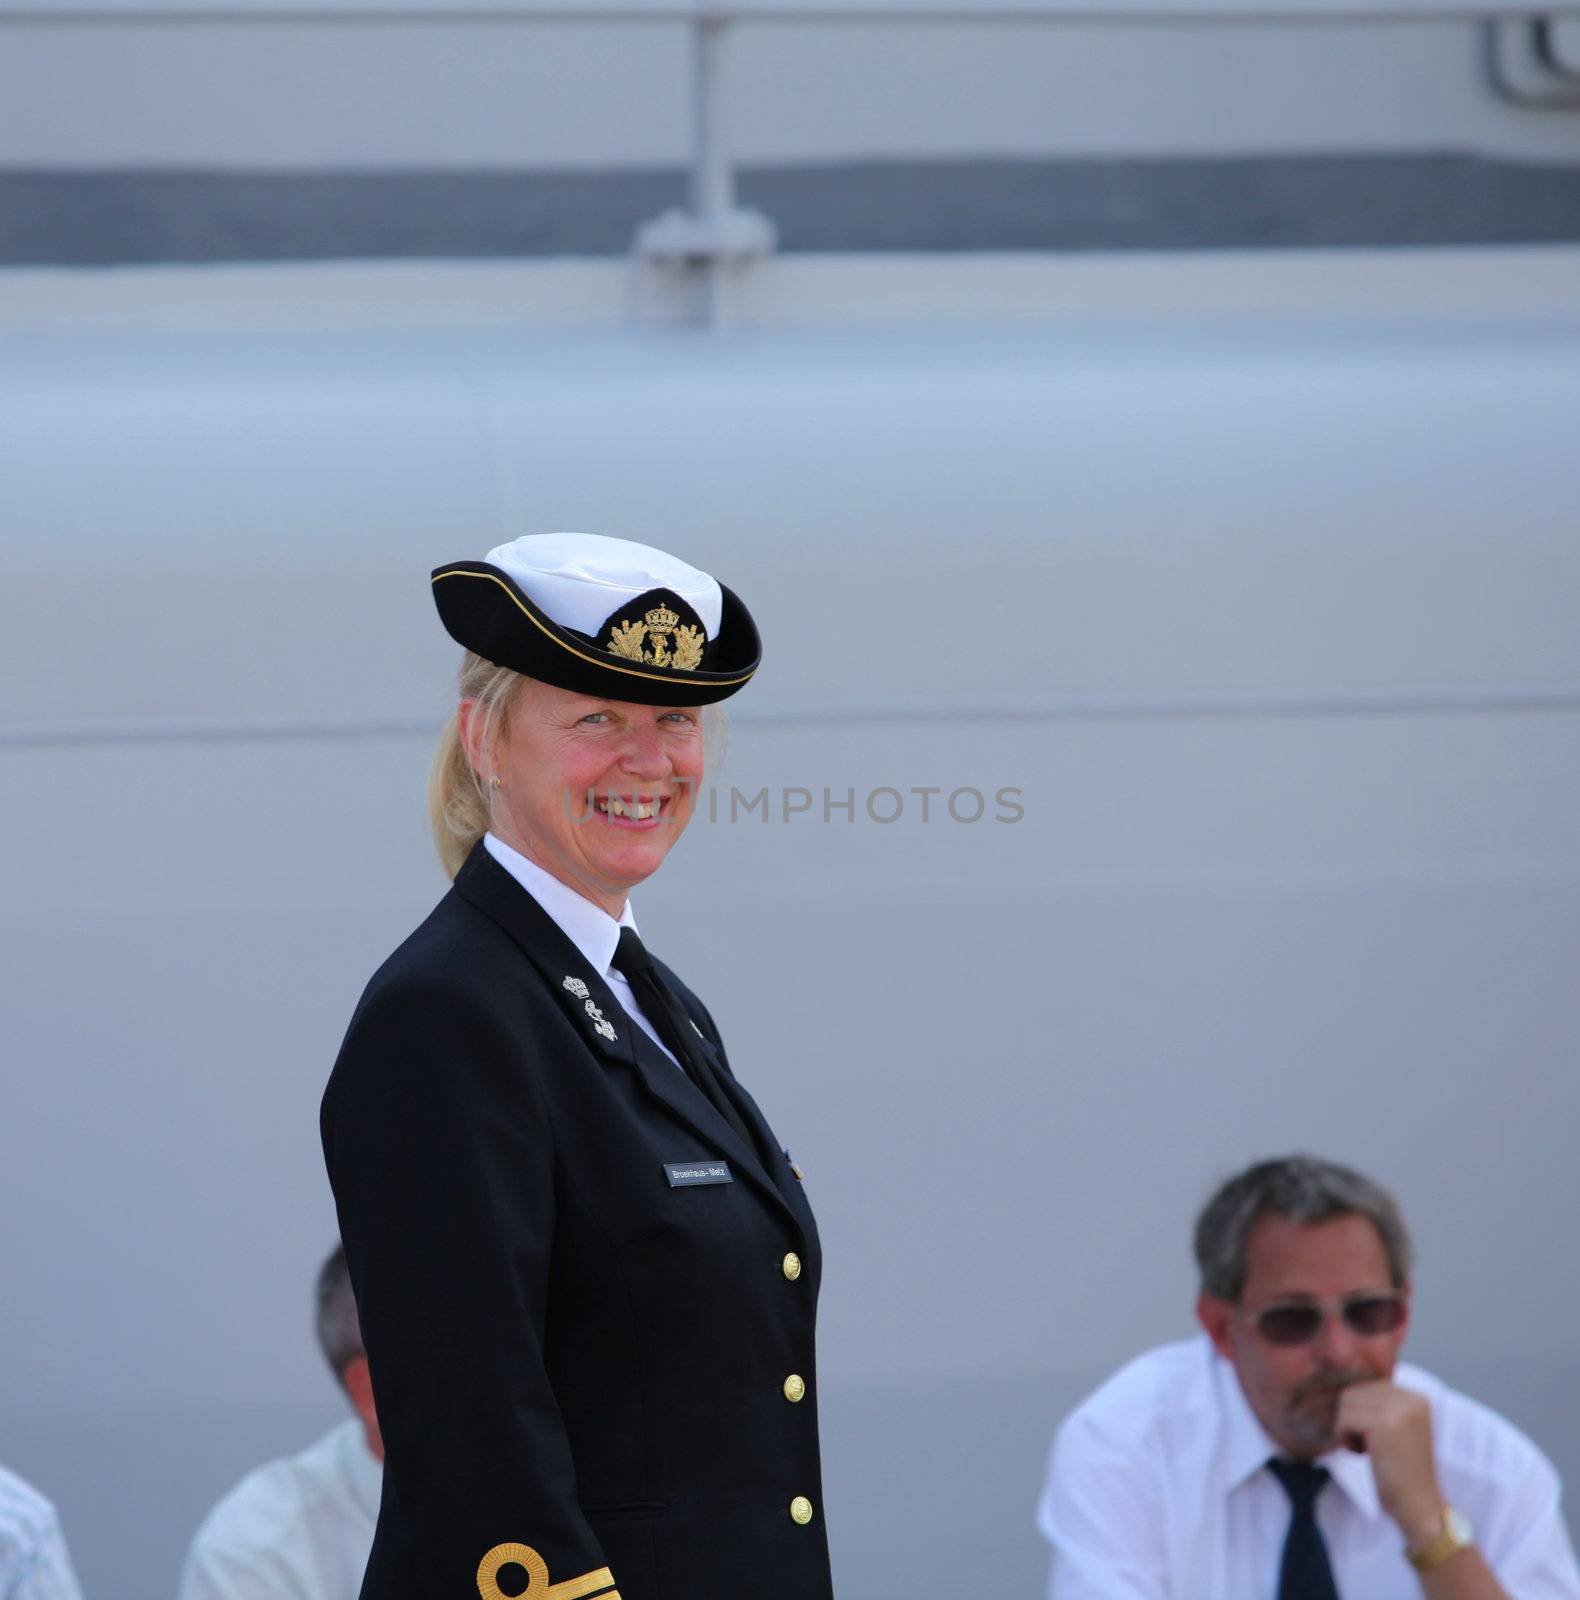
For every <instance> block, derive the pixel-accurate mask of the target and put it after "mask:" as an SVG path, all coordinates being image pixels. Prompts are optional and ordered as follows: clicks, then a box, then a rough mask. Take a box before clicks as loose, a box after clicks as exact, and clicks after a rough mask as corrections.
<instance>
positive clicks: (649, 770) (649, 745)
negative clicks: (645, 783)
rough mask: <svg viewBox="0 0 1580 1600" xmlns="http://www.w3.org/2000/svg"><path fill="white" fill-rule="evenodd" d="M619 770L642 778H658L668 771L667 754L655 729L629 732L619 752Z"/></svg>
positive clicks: (634, 729)
mask: <svg viewBox="0 0 1580 1600" xmlns="http://www.w3.org/2000/svg"><path fill="white" fill-rule="evenodd" d="M620 770H621V771H622V772H629V773H630V774H631V775H632V776H633V777H644V778H659V777H662V776H663V775H664V774H665V773H666V772H668V771H669V753H668V752H667V751H666V750H665V749H664V741H663V739H662V738H661V737H660V736H659V732H658V729H657V728H652V727H637V728H632V729H631V730H630V732H629V733H628V734H627V736H626V738H625V740H624V743H623V745H622V748H621V751H620Z"/></svg>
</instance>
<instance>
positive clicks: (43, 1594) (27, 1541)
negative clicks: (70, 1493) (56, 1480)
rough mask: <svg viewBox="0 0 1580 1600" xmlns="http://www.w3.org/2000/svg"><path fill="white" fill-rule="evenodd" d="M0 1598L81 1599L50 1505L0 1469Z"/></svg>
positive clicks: (39, 1495)
mask: <svg viewBox="0 0 1580 1600" xmlns="http://www.w3.org/2000/svg"><path fill="white" fill-rule="evenodd" d="M0 1600H82V1590H81V1589H80V1588H79V1587H78V1585H77V1574H76V1573H75V1572H74V1571H73V1570H72V1566H71V1557H70V1556H68V1555H67V1554H66V1541H65V1540H64V1539H63V1538H62V1537H61V1532H60V1523H59V1521H58V1520H57V1519H56V1517H55V1508H54V1506H52V1505H51V1504H50V1503H49V1501H47V1500H46V1499H45V1498H44V1497H43V1495H41V1494H40V1493H39V1492H38V1491H37V1490H36V1489H33V1488H31V1487H30V1486H29V1485H28V1484H25V1483H24V1482H23V1481H22V1480H21V1479H20V1478H19V1477H17V1476H16V1474H15V1473H12V1472H7V1471H6V1469H5V1468H4V1467H0Z"/></svg>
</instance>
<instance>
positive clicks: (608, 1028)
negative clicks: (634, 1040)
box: [567, 978, 615, 1041]
mask: <svg viewBox="0 0 1580 1600" xmlns="http://www.w3.org/2000/svg"><path fill="white" fill-rule="evenodd" d="M576 981H577V982H578V983H580V982H581V980H580V979H579V978H578V979H577V980H576ZM567 987H569V985H568V984H567ZM582 1004H583V1005H584V1006H586V1007H587V1015H588V1016H589V1017H591V1018H592V1025H593V1031H594V1032H595V1033H598V1034H601V1035H602V1036H603V1037H604V1038H605V1039H608V1040H610V1041H613V1039H614V1037H615V1031H614V1028H613V1026H612V1025H611V1024H610V1022H609V1019H608V1018H607V1017H606V1016H604V1014H603V1012H602V1010H601V1009H600V1008H599V1005H598V1002H597V1001H596V1000H584V1001H582Z"/></svg>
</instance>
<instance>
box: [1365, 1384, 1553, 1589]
mask: <svg viewBox="0 0 1580 1600" xmlns="http://www.w3.org/2000/svg"><path fill="white" fill-rule="evenodd" d="M1394 1377H1395V1379H1396V1381H1397V1382H1398V1383H1399V1385H1400V1387H1401V1388H1405V1389H1414V1390H1415V1391H1416V1393H1417V1394H1422V1395H1425V1396H1426V1398H1427V1399H1428V1400H1429V1401H1430V1402H1431V1406H1432V1437H1433V1453H1434V1455H1435V1456H1436V1459H1437V1471H1438V1477H1439V1479H1440V1481H1441V1482H1442V1485H1443V1492H1444V1494H1445V1496H1446V1497H1447V1498H1448V1500H1449V1501H1450V1503H1451V1504H1453V1505H1455V1506H1457V1507H1459V1509H1460V1510H1462V1511H1463V1512H1464V1513H1465V1515H1466V1516H1467V1517H1468V1518H1469V1520H1470V1522H1471V1525H1472V1526H1473V1527H1474V1528H1475V1530H1476V1543H1477V1544H1478V1545H1479V1546H1480V1547H1481V1549H1482V1551H1483V1552H1484V1553H1485V1554H1486V1556H1487V1559H1488V1561H1489V1562H1490V1563H1491V1565H1492V1566H1493V1568H1494V1569H1495V1570H1498V1571H1518V1572H1522V1573H1526V1574H1528V1576H1527V1578H1526V1582H1528V1583H1530V1584H1533V1585H1540V1587H1536V1588H1533V1589H1532V1590H1531V1591H1530V1592H1532V1593H1540V1594H1544V1595H1545V1594H1549V1593H1551V1594H1564V1595H1567V1594H1571V1593H1573V1592H1574V1591H1573V1588H1572V1584H1573V1581H1574V1579H1573V1568H1572V1566H1570V1565H1568V1564H1567V1563H1566V1561H1565V1560H1564V1556H1565V1554H1566V1551H1565V1550H1564V1548H1562V1547H1561V1546H1558V1545H1555V1543H1554V1541H1553V1540H1552V1538H1551V1530H1552V1529H1553V1528H1554V1527H1555V1526H1559V1525H1561V1522H1562V1513H1561V1510H1560V1502H1561V1498H1562V1494H1563V1484H1562V1480H1561V1479H1560V1478H1559V1476H1558V1469H1557V1468H1556V1467H1554V1466H1553V1464H1552V1462H1551V1461H1549V1460H1548V1459H1547V1457H1546V1455H1545V1454H1543V1452H1542V1450H1541V1448H1540V1447H1539V1446H1538V1445H1537V1444H1536V1443H1535V1441H1534V1440H1532V1439H1531V1438H1530V1437H1529V1436H1528V1435H1526V1434H1525V1433H1522V1432H1521V1431H1520V1429H1519V1428H1517V1427H1515V1425H1514V1424H1513V1423H1512V1422H1510V1421H1509V1420H1508V1418H1507V1417H1504V1416H1501V1415H1500V1414H1499V1413H1498V1412H1496V1411H1494V1410H1493V1409H1492V1407H1491V1406H1488V1405H1483V1404H1482V1402H1481V1401H1479V1400H1475V1399H1473V1398H1472V1397H1471V1396H1469V1395H1467V1394H1461V1393H1460V1392H1459V1391H1458V1390H1457V1389H1453V1388H1450V1387H1449V1385H1448V1384H1446V1383H1444V1382H1443V1380H1442V1379H1441V1378H1437V1377H1434V1376H1433V1375H1432V1374H1431V1373H1430V1372H1425V1371H1423V1370H1422V1369H1421V1368H1420V1367H1416V1366H1411V1365H1409V1364H1408V1363H1405V1362H1401V1363H1400V1364H1399V1367H1398V1369H1397V1370H1396V1372H1395V1374H1394ZM1549 1569H1550V1570H1549ZM1522 1600H1523V1597H1522Z"/></svg>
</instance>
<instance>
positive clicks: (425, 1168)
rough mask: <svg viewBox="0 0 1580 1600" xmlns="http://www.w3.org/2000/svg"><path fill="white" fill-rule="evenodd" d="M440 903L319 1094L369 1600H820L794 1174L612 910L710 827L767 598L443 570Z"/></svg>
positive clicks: (539, 560)
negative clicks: (368, 1490) (714, 727)
mask: <svg viewBox="0 0 1580 1600" xmlns="http://www.w3.org/2000/svg"><path fill="white" fill-rule="evenodd" d="M433 594H434V598H435V600H436V602H437V604H438V609H439V615H440V617H441V618H442V620H443V622H444V625H445V627H446V629H448V631H449V633H450V634H451V636H452V637H453V638H454V639H455V640H456V641H457V643H459V644H461V645H462V646H463V647H464V648H465V649H466V651H467V655H466V657H465V659H464V660H463V663H462V667H461V692H460V706H459V711H458V714H457V717H456V720H455V721H454V723H452V725H451V727H450V728H449V729H448V730H447V732H446V735H445V737H444V740H443V741H442V743H441V746H440V751H439V755H438V758H437V760H436V763H435V769H434V782H433V794H432V799H433V802H434V817H435V829H436V833H437V836H438V840H439V847H440V853H441V856H442V857H443V858H444V860H445V863H446V866H447V868H448V870H450V871H451V873H452V874H453V876H454V886H453V887H452V889H451V890H450V892H449V893H448V894H447V895H446V896H445V897H444V899H443V900H441V901H440V902H439V904H438V906H437V907H436V908H435V910H434V911H433V913H432V914H431V915H430V916H429V917H428V919H427V920H426V921H425V922H424V923H423V924H422V925H421V927H419V928H418V929H417V931H416V932H415V933H413V934H412V935H411V937H410V938H409V939H407V940H406V942H405V943H404V944H403V945H401V946H400V948H399V949H398V950H397V951H396V952H395V953H394V955H392V956H391V957H390V958H389V960H387V961H386V962H385V963H384V965H383V966H382V967H381V968H380V969H379V970H378V972H377V973H376V974H375V975H374V977H373V979H372V981H371V982H370V983H369V985H368V987H367V990H366V992H365V993H364V994H363V996H362V999H361V1002H360V1003H359V1004H358V1006H357V1008H356V1012H355V1014H354V1015H353V1017H352V1020H351V1026H350V1029H349V1031H348V1033H347V1035H346V1040H345V1043H344V1045H343V1046H342V1047H341V1051H340V1055H339V1059H338V1060H337V1061H336V1063H335V1068H334V1072H333V1075H332V1076H331V1078H330V1081H329V1087H328V1090H327V1091H326V1093H325V1096H324V1104H323V1115H322V1131H323V1141H324V1155H325V1160H326V1162H327V1164H328V1168H329V1177H330V1182H331V1184H332V1186H333V1188H334V1193H335V1203H336V1206H337V1208H338V1211H339V1214H340V1228H341V1234H342V1237H343V1239H344V1241H345V1246H346V1253H347V1257H348V1259H349V1262H350V1267H351V1274H352V1280H353V1282H354V1285H355V1288H356V1295H357V1304H358V1309H359V1312H360V1315H361V1322H362V1331H363V1336H364V1339H365V1341H366V1344H367V1351H368V1358H369V1362H370V1365H371V1370H372V1377H373V1386H374V1392H375V1397H376V1400H377V1404H378V1413H379V1424H380V1428H381V1430H382V1432H383V1436H384V1444H385V1451H386V1455H385V1467H384V1497H383V1504H382V1506H381V1508H380V1511H379V1520H378V1531H377V1535H376V1537H375V1539H374V1543H373V1553H372V1556H371V1557H370V1559H369V1562H368V1569H367V1578H366V1581H365V1583H364V1585H363V1590H362V1593H363V1595H364V1597H366V1600H472V1597H473V1596H474V1595H475V1596H477V1597H478V1600H502V1597H510V1596H525V1597H526V1600H544V1597H554V1600H592V1597H598V1600H615V1596H616V1595H620V1596H623V1597H624V1600H779V1597H783V1600H792V1597H793V1600H829V1597H830V1596H831V1595H832V1586H831V1580H830V1576H829V1567H828V1549H827V1543H826V1540H825V1537H824V1533H823V1519H822V1511H821V1496H820V1492H819V1466H818V1444H817V1420H816V1409H815V1407H816V1381H815V1362H814V1359H813V1317H814V1310H815V1306H816V1301H817V1289H818V1279H819V1266H820V1256H819V1249H818V1241H817V1233H816V1230H815V1228H814V1226H813V1221H812V1214H811V1212H810V1210H809V1209H808V1206H807V1202H806V1198H805V1195H804V1193H803V1191H802V1187H801V1183H800V1181H799V1175H798V1173H797V1172H796V1170H795V1169H794V1168H793V1167H792V1166H791V1164H790V1161H789V1159H788V1157H787V1156H786V1154H785V1152H784V1150H783V1149H782V1148H781V1146H780V1144H779V1141H778V1140H777V1139H775V1137H774V1135H773V1133H772V1132H771V1131H770V1129H769V1127H768V1124H767V1123H766V1122H765V1121H764V1119H763V1115H762V1113H761V1112H760V1111H759V1110H758V1109H757V1106H756V1104H755V1102H754V1101H753V1100H752V1098H751V1096H750V1095H749V1094H747V1092H746V1091H745V1090H744V1089H743V1088H742V1087H741V1086H740V1084H739V1083H737V1082H736V1080H735V1076H734V1074H733V1072H732V1071H731V1068H730V1064H729V1061H728V1058H727V1057H726V1055H725V1052H724V1046H723V1043H722V1041H721V1040H720V1038H719V1033H718V1029H717V1028H716V1027H715V1026H714V1023H713V1019H712V1017H710V1016H709V1014H708V1011H707V1008H706V1007H705V1006H704V1005H703V1004H702V1002H701V1001H700V1000H699V999H698V998H697V997H696V995H694V994H693V993H692V992H691V990H690V989H688V988H687V987H686V986H685V985H684V984H683V983H681V982H680V980H679V979H678V978H677V977H676V976H675V975H674V973H672V972H671V971H670V970H669V969H668V968H667V967H665V966H664V965H663V964H662V963H660V962H655V961H653V959H652V958H651V957H650V956H648V954H647V953H646V951H645V950H644V948H643V946H642V943H641V940H640V938H639V937H638V936H637V932H636V924H635V920H634V918H633V916H632V913H631V907H630V904H629V901H628V899H627V895H628V892H629V891H630V890H631V889H632V888H633V887H634V886H635V885H637V884H639V883H641V882H642V880H643V879H645V878H646V877H647V876H648V875H649V874H650V873H652V872H653V871H655V870H656V869H657V867H658V866H659V865H660V863H661V862H662V861H663V860H664V857H665V856H666V855H667V854H668V852H669V849H670V847H671V846H672V845H673V844H674V842H675V840H676V839H678V838H679V836H680V833H681V831H682V830H683V829H684V827H685V825H686V823H687V821H688V820H689V819H690V817H691V814H692V810H693V807H694V804H695V801H696V796H697V792H698V786H699V784H700V782H701V780H702V777H703V741H702V729H701V726H700V716H701V710H700V708H701V707H702V706H704V705H707V704H710V703H712V702H716V701H719V700H723V699H724V698H725V697H727V696H728V695H731V694H734V693H735V692H736V691H737V690H738V689H740V688H741V687H743V686H744V685H745V684H746V682H747V681H748V680H749V679H750V678H751V676H752V674H753V672H754V671H755V670H756V667H757V663H758V657H759V646H758V638H757V630H756V628H755V626H754V624H753V622H752V619H751V616H750V614H749V613H748V611H747V610H746V607H745V606H744V605H743V604H742V603H741V601H740V600H739V599H737V597H736V596H735V595H733V594H732V593H731V592H730V591H729V590H728V589H726V588H724V587H723V585H721V584H719V583H718V582H716V581H715V580H714V579H713V578H711V577H709V576H708V575H707V574H706V573H703V572H699V571H698V570H696V569H695V568H693V567H691V566H688V565H687V564H686V563H685V562H682V561H679V560H677V559H676V558H675V557H673V556H670V555H667V554H665V553H664V552H663V551H660V550H654V549H650V548H648V547H647V546H644V545H638V544H631V543H628V542H626V541H624V540H618V539H603V538H597V537H593V536H591V535H583V534H549V535H543V536H539V537H532V538H523V539H517V540H516V541H514V542H513V543H511V544H508V545H504V546H501V547H500V548H498V549H496V550H492V551H490V552H489V554H488V557H487V559H486V560H484V561H459V562H454V563H452V564H451V565H449V566H446V567H441V568H440V569H439V570H438V571H437V572H435V573H434V575H433Z"/></svg>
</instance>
